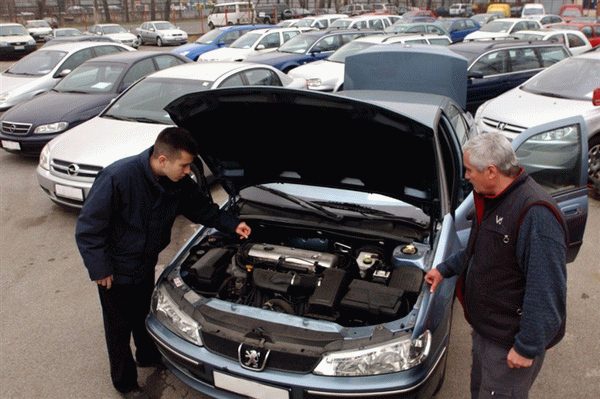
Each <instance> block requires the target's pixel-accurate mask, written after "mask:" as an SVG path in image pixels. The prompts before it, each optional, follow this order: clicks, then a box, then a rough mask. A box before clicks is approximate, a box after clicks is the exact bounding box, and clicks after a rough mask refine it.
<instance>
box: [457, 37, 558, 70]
mask: <svg viewBox="0 0 600 399" xmlns="http://www.w3.org/2000/svg"><path fill="white" fill-rule="evenodd" d="M534 32H535V31H534ZM541 32H544V33H550V31H548V32H546V31H545V30H544V31H541ZM554 46H563V44H562V43H557V42H552V41H546V40H516V39H500V40H493V41H492V40H474V41H468V42H460V43H452V44H451V45H450V46H448V48H449V49H450V50H452V51H454V52H456V53H458V54H460V55H462V56H463V57H465V58H467V59H468V60H469V64H471V63H472V62H473V61H475V59H476V58H478V57H479V56H480V55H481V54H484V53H486V52H488V51H492V50H496V49H503V48H517V47H554Z"/></svg>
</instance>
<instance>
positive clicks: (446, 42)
mask: <svg viewBox="0 0 600 399" xmlns="http://www.w3.org/2000/svg"><path fill="white" fill-rule="evenodd" d="M450 43H451V42H450V39H448V38H443V37H440V38H439V39H429V44H435V45H438V46H449V45H450Z"/></svg>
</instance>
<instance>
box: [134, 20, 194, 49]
mask: <svg viewBox="0 0 600 399" xmlns="http://www.w3.org/2000/svg"><path fill="white" fill-rule="evenodd" d="M135 34H136V35H137V37H138V41H139V44H140V45H142V44H145V43H152V44H156V45H157V46H158V47H161V46H163V45H181V44H186V43H187V41H188V34H187V33H186V32H185V31H183V30H181V29H179V28H177V27H176V26H175V25H173V24H172V23H170V22H168V21H149V22H144V23H143V24H141V25H140V26H139V27H138V28H136V29H135Z"/></svg>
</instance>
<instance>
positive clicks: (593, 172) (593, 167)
mask: <svg viewBox="0 0 600 399" xmlns="http://www.w3.org/2000/svg"><path fill="white" fill-rule="evenodd" d="M588 147H589V151H588V154H589V163H588V177H589V180H590V181H592V182H594V183H596V184H600V133H598V134H596V135H595V136H594V137H592V138H591V139H590V141H589V144H588Z"/></svg>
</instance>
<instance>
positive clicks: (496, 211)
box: [425, 133, 567, 399]
mask: <svg viewBox="0 0 600 399" xmlns="http://www.w3.org/2000/svg"><path fill="white" fill-rule="evenodd" d="M463 161H464V165H465V169H466V173H465V177H466V178H467V179H468V180H469V181H470V182H471V183H472V184H473V188H474V192H473V195H474V199H475V209H476V220H475V221H474V222H473V226H472V228H471V234H470V236H469V241H468V244H467V247H466V249H465V250H463V251H461V252H459V253H457V254H456V255H454V256H452V257H450V258H449V259H448V260H447V261H446V262H444V263H442V264H440V265H438V267H437V268H436V269H432V270H431V271H429V272H428V273H427V275H426V277H425V279H426V281H427V282H428V283H429V284H431V291H432V292H433V291H435V289H436V287H437V285H438V284H439V283H440V281H442V279H443V278H444V277H450V276H455V275H461V278H462V279H463V280H462V282H463V284H459V287H462V290H461V292H458V295H459V296H460V297H461V299H462V300H461V302H463V305H464V310H465V316H466V318H467V320H468V322H469V323H470V324H471V326H472V327H473V365H472V370H471V397H472V399H483V398H492V397H502V398H504V397H506V398H513V399H517V398H518V399H524V398H527V397H528V393H529V390H530V388H531V385H532V384H533V382H534V380H535V378H536V377H537V374H538V372H539V370H540V368H541V367H542V363H543V361H544V355H545V351H546V349H547V348H549V347H551V346H553V345H555V344H556V343H558V341H560V339H562V337H563V335H564V327H565V319H566V287H567V282H566V279H567V271H566V243H565V233H566V227H565V225H564V222H563V220H562V217H561V212H560V210H559V209H558V206H557V204H556V203H555V201H554V200H553V199H552V197H551V196H550V195H548V194H547V193H546V191H544V190H543V189H542V188H541V187H540V186H539V185H538V184H537V183H535V182H534V181H533V179H531V178H530V177H529V176H528V175H527V174H526V173H525V172H524V171H523V170H522V168H520V167H519V166H518V163H517V158H516V156H515V153H514V151H513V149H512V147H511V146H510V143H509V142H508V140H507V139H506V138H505V137H504V136H503V135H501V134H495V133H485V134H481V135H478V136H476V137H474V138H473V139H471V140H470V141H469V142H467V144H466V145H465V147H464V155H463Z"/></svg>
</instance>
